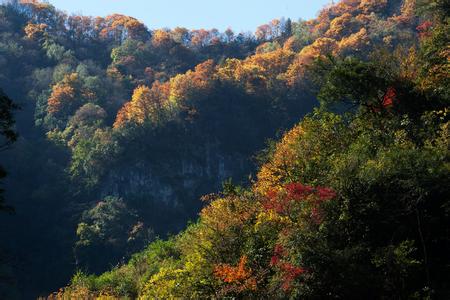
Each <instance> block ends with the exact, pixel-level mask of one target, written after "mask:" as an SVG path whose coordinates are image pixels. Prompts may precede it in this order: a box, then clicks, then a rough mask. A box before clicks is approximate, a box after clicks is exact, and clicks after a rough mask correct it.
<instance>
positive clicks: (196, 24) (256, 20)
mask: <svg viewBox="0 0 450 300" xmlns="http://www.w3.org/2000/svg"><path fill="white" fill-rule="evenodd" d="M48 2H50V3H51V4H53V5H54V6H55V7H56V8H58V9H61V10H65V11H67V12H68V13H77V14H83V15H89V16H106V15H109V14H112V13H120V14H124V15H128V16H132V17H135V18H137V19H139V20H141V21H142V22H144V23H145V24H146V25H147V26H148V27H149V28H150V29H154V28H162V27H169V28H174V27H177V26H180V27H186V28H188V29H195V28H205V29H211V28H217V29H219V30H221V31H223V30H225V29H227V28H228V27H231V28H232V29H233V30H234V31H237V32H240V31H254V30H255V29H256V27H258V26H259V25H262V24H265V23H267V22H269V21H270V20H272V19H275V18H280V17H286V18H288V17H290V18H291V19H292V20H298V19H299V18H302V19H306V20H307V19H311V18H313V17H315V16H316V14H317V12H318V11H319V10H320V9H321V8H322V7H323V6H324V5H325V4H327V3H329V2H330V0H48Z"/></svg>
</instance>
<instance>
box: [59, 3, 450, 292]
mask: <svg viewBox="0 0 450 300" xmlns="http://www.w3.org/2000/svg"><path fill="white" fill-rule="evenodd" d="M353 3H354V2H353ZM432 4H434V5H436V6H435V7H434V8H433V6H419V7H418V8H417V12H419V11H422V10H419V8H424V7H425V8H426V9H427V10H426V11H422V14H421V18H424V19H426V20H424V23H422V25H420V26H419V27H418V30H419V44H418V46H417V48H415V47H414V46H413V47H412V48H409V56H398V55H397V54H396V53H395V52H394V53H392V52H386V51H384V52H383V53H382V54H380V53H379V54H378V56H377V57H376V58H377V60H371V59H369V60H367V61H363V60H361V59H359V58H356V57H355V56H351V57H335V58H324V59H322V60H319V61H316V62H315V63H314V64H313V65H311V68H310V70H311V74H314V75H311V76H312V78H314V80H313V81H314V82H318V87H319V88H318V94H317V95H318V99H319V100H320V103H321V106H320V108H319V109H316V110H315V111H314V112H313V113H311V114H308V116H306V117H305V118H304V119H303V120H302V121H301V122H300V123H299V124H298V125H296V126H295V127H294V128H293V129H291V130H289V131H288V132H286V134H285V135H284V137H283V138H282V140H281V141H280V142H278V143H277V144H276V145H274V146H273V147H272V148H270V149H268V150H267V151H266V155H265V156H263V157H262V164H261V167H260V168H259V171H258V174H257V179H256V180H255V181H254V182H253V183H252V185H251V186H250V187H248V188H245V187H240V186H236V185H233V184H231V183H227V184H226V185H224V189H223V191H222V192H221V193H218V194H211V195H208V196H205V197H203V198H202V199H203V201H204V202H205V203H206V207H205V208H203V210H202V211H201V213H200V218H199V220H198V222H196V223H194V224H191V225H190V226H189V227H188V228H187V229H186V230H185V231H184V232H182V233H181V234H179V235H177V236H175V237H173V238H170V239H168V240H166V241H162V240H158V241H156V242H154V243H152V244H150V245H149V246H148V248H147V249H146V250H145V251H143V252H141V253H139V254H136V255H134V256H133V257H132V259H131V260H130V261H129V262H128V263H127V264H124V265H122V266H118V267H116V268H114V269H113V270H111V271H110V272H107V273H104V274H102V275H100V276H94V275H85V274H83V273H81V272H79V273H77V274H76V275H75V276H74V277H73V279H72V282H71V284H70V286H69V287H67V288H66V289H65V290H63V291H61V292H60V293H58V294H55V297H64V296H69V295H71V296H77V297H87V296H88V295H90V296H91V297H100V298H101V297H112V298H115V297H119V298H120V297H130V298H137V297H139V298H140V299H204V298H208V299H223V298H233V299H304V298H306V299H310V298H312V299H328V298H335V299H386V298H388V299H393V298H395V299H407V298H408V299H409V298H413V299H445V298H448V297H449V295H450V288H449V285H448V282H449V279H450V270H449V268H448V265H449V257H448V255H447V254H448V251H449V250H450V243H449V242H450V239H449V232H448V226H446V224H448V222H449V216H450V215H449V204H450V203H449V199H450V198H449V192H450V190H449V184H448V183H449V178H450V177H449V175H450V168H449V166H450V165H449V145H450V144H449V142H450V141H449V123H448V105H449V98H448V83H449V82H448V76H445V72H446V70H448V51H447V50H448V23H447V21H448V15H446V11H445V10H444V8H445V6H440V4H442V2H433V3H432ZM338 7H339V5H338ZM424 24H432V25H431V26H430V25H428V26H427V25H424ZM399 46H405V45H402V44H400V45H399ZM408 46H410V45H408ZM431 78H433V79H432V80H430V79H431ZM332 107H335V109H337V110H338V111H341V110H342V109H343V108H345V107H347V108H349V109H348V111H347V112H346V113H339V114H337V113H336V112H332V110H330V108H332Z"/></svg>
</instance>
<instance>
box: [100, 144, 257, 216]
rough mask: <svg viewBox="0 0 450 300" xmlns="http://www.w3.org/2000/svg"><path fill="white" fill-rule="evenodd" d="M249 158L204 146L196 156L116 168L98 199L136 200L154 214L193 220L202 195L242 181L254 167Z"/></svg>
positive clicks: (183, 155)
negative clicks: (164, 212)
mask: <svg viewBox="0 0 450 300" xmlns="http://www.w3.org/2000/svg"><path fill="white" fill-rule="evenodd" d="M248 157H249V155H244V154H239V153H234V154H229V153H224V152H223V151H221V150H220V148H219V146H218V145H213V144H205V145H203V146H202V147H200V148H198V149H196V151H195V154H194V152H193V151H183V152H182V153H177V155H174V154H172V155H171V157H168V158H166V159H161V160H154V159H149V160H144V159H139V160H137V162H136V163H133V164H130V163H126V164H119V165H117V166H115V167H113V168H112V169H111V170H110V171H109V173H108V174H107V176H105V178H104V180H103V181H102V184H101V188H100V196H101V197H102V198H103V197H106V196H118V197H121V198H123V199H124V200H125V201H135V200H136V199H139V201H143V202H147V204H150V203H151V204H152V207H153V208H154V209H155V210H158V209H159V208H165V209H166V210H167V211H172V212H170V214H173V213H179V212H180V211H182V212H183V215H185V216H186V217H188V218H193V217H195V215H196V214H197V213H198V210H199V209H200V207H201V201H200V200H199V199H200V197H201V196H202V195H205V194H208V193H214V192H218V191H219V190H220V188H221V185H222V183H223V182H224V181H225V180H227V179H229V178H233V179H237V180H243V179H245V178H246V176H247V175H249V174H250V173H251V172H252V171H253V169H254V164H253V163H252V161H251V159H249V158H248ZM140 210H141V209H140Z"/></svg>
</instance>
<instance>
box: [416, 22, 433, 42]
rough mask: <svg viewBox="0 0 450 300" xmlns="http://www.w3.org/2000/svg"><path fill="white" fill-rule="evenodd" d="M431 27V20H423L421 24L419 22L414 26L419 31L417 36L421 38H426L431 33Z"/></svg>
mask: <svg viewBox="0 0 450 300" xmlns="http://www.w3.org/2000/svg"><path fill="white" fill-rule="evenodd" d="M432 27H433V22H431V21H425V22H423V23H422V24H420V25H419V26H417V27H416V30H417V31H418V33H419V38H421V39H423V38H427V37H429V36H430V34H431V32H430V31H431V30H430V29H431V28H432Z"/></svg>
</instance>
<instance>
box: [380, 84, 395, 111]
mask: <svg viewBox="0 0 450 300" xmlns="http://www.w3.org/2000/svg"><path fill="white" fill-rule="evenodd" d="M396 99H397V90H396V89H395V88H394V87H390V88H388V90H387V91H386V94H384V97H383V103H382V104H383V107H384V108H387V107H391V106H393V105H394V102H395V100H396Z"/></svg>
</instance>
